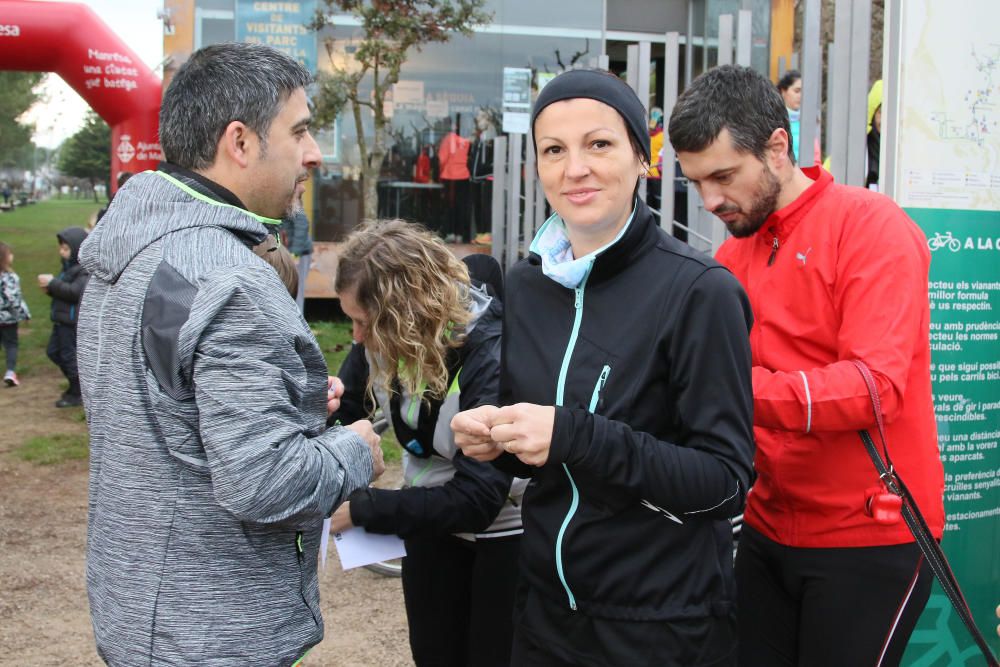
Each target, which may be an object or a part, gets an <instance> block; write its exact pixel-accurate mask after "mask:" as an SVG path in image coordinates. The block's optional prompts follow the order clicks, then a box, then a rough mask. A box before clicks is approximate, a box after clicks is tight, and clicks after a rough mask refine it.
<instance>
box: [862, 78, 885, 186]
mask: <svg viewBox="0 0 1000 667" xmlns="http://www.w3.org/2000/svg"><path fill="white" fill-rule="evenodd" d="M867 142H868V154H867V169H868V173H867V174H866V176H865V187H866V188H868V189H869V190H875V191H876V192H878V191H879V189H880V188H879V174H878V170H879V158H880V156H881V152H882V148H881V146H882V79H879V80H878V81H876V82H875V83H873V84H872V87H871V90H869V91H868V136H867Z"/></svg>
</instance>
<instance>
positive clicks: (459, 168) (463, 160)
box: [438, 132, 472, 181]
mask: <svg viewBox="0 0 1000 667" xmlns="http://www.w3.org/2000/svg"><path fill="white" fill-rule="evenodd" d="M471 145H472V142H470V141H469V140H468V139H465V138H463V137H460V136H458V135H457V134H455V133H454V132H449V133H448V134H446V135H444V139H442V140H441V145H440V147H439V148H438V164H440V165H441V180H442V181H467V180H469V176H470V174H469V147H470V146H471Z"/></svg>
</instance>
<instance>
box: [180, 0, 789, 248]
mask: <svg viewBox="0 0 1000 667" xmlns="http://www.w3.org/2000/svg"><path fill="white" fill-rule="evenodd" d="M188 1H189V2H190V0H188ZM183 2H184V0H167V5H168V6H169V5H171V3H173V4H174V5H177V4H178V3H181V4H182V3H183ZM267 4H274V5H281V6H283V7H284V8H286V9H289V8H293V7H292V6H298V5H301V11H302V12H303V14H305V13H306V11H307V9H308V7H309V4H310V3H305V2H303V3H248V2H246V0H194V2H193V18H194V26H193V42H194V43H193V45H192V46H193V48H195V49H196V48H199V47H201V46H204V45H207V44H210V43H214V42H220V41H226V40H231V39H237V38H239V34H240V29H239V28H240V26H238V21H239V20H240V15H241V6H248V5H252V6H254V8H255V9H256V10H259V9H260V8H261V6H263V5H267ZM313 4H314V3H313ZM319 4H320V5H322V3H319ZM748 5H749V6H748ZM770 6H771V0H752V1H749V2H748V0H576V1H575V2H573V3H571V4H566V3H554V2H538V1H537V0H488V1H487V3H486V7H485V10H486V11H488V12H491V13H492V16H493V20H492V22H491V23H489V24H488V25H484V26H478V27H477V28H475V29H474V31H473V33H472V35H471V36H468V37H466V36H463V35H454V36H452V38H451V39H450V41H448V42H446V43H434V44H428V45H425V46H424V47H423V48H422V49H421V50H420V51H416V50H411V52H410V54H409V56H408V58H407V61H406V63H405V64H404V65H403V68H402V72H401V75H400V84H398V85H397V86H396V88H395V90H394V91H392V93H390V95H389V96H387V101H389V102H391V105H389V106H390V108H391V114H392V115H391V121H390V122H391V127H390V132H389V134H390V139H389V144H390V145H389V146H388V149H389V150H388V154H387V156H386V159H385V162H384V164H383V166H382V169H381V173H380V176H379V184H378V194H379V209H378V214H379V216H380V217H401V218H405V219H409V220H416V221H419V222H421V223H423V224H425V225H427V226H428V227H430V228H432V229H434V230H437V231H438V232H439V233H440V234H441V235H442V236H444V237H445V238H446V239H447V240H451V241H455V242H470V241H472V240H473V239H474V238H475V236H476V235H477V234H481V233H483V232H488V231H490V228H491V220H490V216H491V200H492V179H491V174H492V157H493V155H492V153H493V149H492V147H493V139H494V138H495V137H497V136H498V135H501V134H503V128H502V122H501V117H502V114H503V111H504V107H503V100H502V96H503V85H504V68H525V69H530V70H531V72H532V84H533V87H534V88H537V85H538V82H539V80H541V81H544V80H545V76H546V74H548V75H554V74H556V73H558V72H561V71H563V70H565V69H568V68H570V67H572V66H574V65H577V66H581V65H582V66H593V65H596V64H597V62H598V57H599V56H601V55H602V54H606V55H607V56H608V65H609V68H610V69H611V70H612V71H614V72H616V73H621V74H622V76H624V71H625V69H626V52H627V47H628V45H629V44H634V43H637V42H639V41H648V42H650V43H651V53H652V63H651V69H650V99H649V106H650V107H653V106H659V105H661V104H662V98H661V93H660V91H661V90H662V80H663V76H664V54H663V51H664V42H665V35H666V33H667V32H668V31H676V32H678V33H680V42H681V49H680V51H681V53H680V57H681V65H680V87H681V89H683V86H684V82H685V74H686V73H687V72H688V64H687V62H686V58H687V55H688V53H690V56H691V58H690V59H691V64H690V75H691V76H697V74H699V73H700V72H701V71H702V70H703V69H705V68H706V67H707V66H710V65H711V64H714V63H715V62H716V60H717V57H718V55H717V42H718V17H719V15H720V14H723V13H732V14H736V12H738V11H739V10H740V9H743V8H749V9H751V10H752V11H753V16H754V20H753V45H752V59H753V65H754V67H755V68H758V69H760V70H761V71H764V72H766V71H767V65H768V57H769V45H768V35H769V31H770ZM330 19H331V21H332V25H330V26H328V27H326V28H324V29H323V31H321V32H320V34H318V35H317V38H316V40H315V43H316V46H315V48H316V55H315V59H314V60H313V62H315V63H316V68H317V69H318V70H330V69H331V68H342V67H350V66H351V61H352V60H353V56H352V53H353V51H354V48H355V45H356V44H357V43H358V41H359V39H360V36H361V27H360V25H359V22H358V20H357V19H356V18H354V17H353V16H350V15H332V16H330ZM689 41H690V43H691V47H690V49H688V47H687V43H688V42H689ZM328 45H329V48H328ZM368 85H369V86H370V84H368ZM361 92H362V95H363V96H368V95H370V94H371V90H370V88H369V90H362V91H361ZM362 116H363V128H362V131H363V132H364V133H365V136H366V139H367V140H368V141H369V142H370V141H371V140H372V139H373V135H374V128H373V124H372V121H371V113H370V112H369V111H368V110H367V109H364V110H363V114H362ZM316 135H317V139H318V141H319V142H320V146H321V148H322V150H323V155H324V164H323V167H322V168H321V169H319V170H317V171H318V173H317V174H316V175H315V178H314V180H313V190H312V197H311V199H310V201H309V202H308V204H309V209H310V210H309V211H308V212H309V213H310V217H311V219H312V221H313V233H314V237H315V239H316V240H318V241H338V240H340V239H342V238H343V237H344V236H345V235H346V234H347V233H348V232H349V231H350V230H351V229H352V228H353V227H354V226H355V225H357V224H358V222H359V221H360V219H361V217H362V210H363V206H362V194H361V193H362V187H361V182H360V178H361V176H360V174H361V157H360V152H359V149H358V130H357V128H356V126H355V120H354V115H353V112H352V110H351V109H350V107H347V108H345V109H344V110H343V111H342V112H341V113H340V115H339V117H338V118H337V119H336V121H335V122H334V123H333V125H332V127H326V128H318V129H317V131H316ZM527 143H528V144H529V145H530V142H527ZM456 146H457V147H458V150H457V152H456V151H455V150H451V149H454V148H455V147H456ZM442 149H443V150H442ZM442 155H444V160H442ZM456 156H457V157H456ZM457 162H460V163H461V164H457Z"/></svg>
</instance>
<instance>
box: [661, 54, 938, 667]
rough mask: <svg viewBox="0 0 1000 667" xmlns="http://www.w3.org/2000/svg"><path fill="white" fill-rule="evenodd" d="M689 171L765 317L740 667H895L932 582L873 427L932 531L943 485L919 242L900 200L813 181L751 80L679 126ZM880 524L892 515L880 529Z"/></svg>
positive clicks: (777, 102)
mask: <svg viewBox="0 0 1000 667" xmlns="http://www.w3.org/2000/svg"><path fill="white" fill-rule="evenodd" d="M668 131H669V135H670V141H671V143H672V144H673V146H674V149H675V150H676V151H677V157H678V160H679V161H680V164H681V167H682V169H683V170H684V175H685V176H687V177H688V178H689V179H690V180H691V181H692V182H693V183H694V184H695V187H696V188H697V189H698V191H699V193H700V194H701V197H702V200H703V201H704V202H705V209H706V210H708V211H711V212H712V213H714V214H715V215H717V216H718V217H719V218H720V219H721V220H722V222H723V223H724V224H725V225H726V228H727V229H728V230H729V232H730V233H731V234H732V238H730V239H728V240H727V241H726V242H725V243H724V244H723V245H722V247H721V248H719V250H718V253H717V254H716V259H718V260H719V261H720V262H721V263H722V264H723V265H724V266H726V267H728V268H729V269H730V270H731V271H732V272H733V274H734V275H735V276H736V277H737V278H738V279H739V281H740V282H741V283H742V284H743V286H744V288H745V289H746V291H747V293H748V294H749V295H750V302H751V304H752V305H753V313H754V319H755V325H754V328H753V330H752V331H751V334H750V343H751V349H752V350H753V395H754V405H753V420H754V434H755V436H756V441H757V455H756V457H755V459H754V469H755V470H756V472H757V479H756V481H755V482H754V486H753V489H752V490H751V492H750V494H749V496H748V499H747V508H746V513H745V514H744V525H743V529H742V532H741V534H740V544H739V551H738V553H737V556H736V583H737V588H736V590H737V592H738V600H739V604H738V611H739V646H740V663H741V664H742V665H744V666H746V667H759V666H761V665H767V666H781V665H788V666H793V665H809V666H810V667H827V666H829V667H843V666H845V665H876V664H878V665H897V664H899V661H900V659H901V657H902V655H903V650H904V649H905V647H906V643H907V641H908V639H909V637H910V634H911V632H912V631H913V628H914V626H915V624H916V622H917V618H918V617H919V616H920V613H921V611H922V610H923V608H924V606H925V604H926V603H927V599H928V596H929V595H930V590H931V583H932V581H933V575H932V573H931V571H930V568H929V567H928V566H927V563H926V562H925V561H924V559H923V557H922V555H921V552H920V549H919V548H918V546H917V545H916V544H915V542H914V538H913V536H912V535H911V534H910V531H909V529H908V528H907V526H906V524H905V523H904V522H903V520H902V518H901V517H899V516H898V515H897V516H896V517H895V518H892V517H881V516H879V517H876V516H875V514H874V513H873V512H872V511H871V506H872V502H874V500H876V499H877V498H880V497H881V495H880V494H883V493H887V492H886V491H884V490H883V489H882V487H881V486H880V478H879V474H878V472H877V471H876V468H875V466H874V464H873V463H872V461H871V459H870V458H869V456H868V454H867V452H866V450H865V446H864V444H863V443H862V441H861V438H860V437H859V435H858V431H859V430H862V429H874V428H875V426H876V423H875V415H874V413H873V410H872V401H871V399H870V396H869V392H868V389H867V386H866V383H865V381H864V378H863V377H862V375H861V374H860V373H859V371H858V368H857V367H856V366H855V363H854V362H855V361H858V360H859V361H862V362H864V364H866V365H867V366H868V368H869V369H870V370H871V373H872V375H873V376H874V381H875V384H876V387H877V391H878V395H879V397H880V401H881V408H882V412H883V415H884V418H885V425H886V438H887V441H888V446H889V449H890V454H891V458H892V461H893V463H894V465H895V469H896V470H897V471H898V472H899V473H900V476H901V477H902V478H903V479H904V480H905V482H906V484H907V486H908V487H909V489H910V491H911V492H912V494H913V496H914V497H915V499H916V500H917V504H918V506H919V507H920V509H921V511H922V512H923V514H924V516H925V517H926V519H927V522H928V524H929V526H930V529H931V531H932V533H933V535H934V536H935V537H936V538H937V539H940V538H941V536H942V533H943V530H944V507H943V493H944V472H943V469H942V466H941V458H940V454H939V452H938V446H937V428H936V423H935V418H934V406H933V400H932V397H931V381H930V343H929V323H930V310H929V305H928V303H929V302H928V283H927V275H928V269H929V264H930V252H929V251H928V249H927V240H926V238H925V237H924V235H923V233H922V232H921V231H920V229H919V228H918V227H917V226H916V224H914V223H913V221H912V220H910V219H909V218H908V217H907V216H906V214H905V213H904V212H903V211H902V210H901V209H900V208H899V207H898V206H896V204H895V203H894V202H893V201H892V200H890V199H889V198H887V197H884V196H882V195H880V194H877V193H873V192H870V191H868V190H865V189H863V188H856V187H847V186H842V185H838V184H835V183H833V180H832V177H831V176H830V174H829V173H828V172H826V171H824V170H823V169H822V168H821V167H818V166H814V167H809V168H806V169H799V168H798V167H796V165H795V159H794V157H793V155H792V150H791V145H790V142H789V138H788V137H789V121H788V115H787V114H786V113H785V107H784V105H783V104H782V99H781V97H780V96H779V95H778V94H777V92H776V91H775V89H774V86H773V85H772V84H771V83H770V82H769V81H768V80H767V79H766V78H765V77H764V76H762V75H761V74H759V73H757V72H755V71H754V70H753V69H750V68H747V67H739V66H731V65H727V66H724V67H717V68H716V69H713V70H710V71H709V72H707V73H705V74H703V75H701V76H700V77H698V79H696V80H695V81H694V82H692V84H691V86H689V87H688V89H687V90H685V91H684V93H683V94H682V95H681V97H680V99H678V101H677V105H676V106H675V107H674V110H673V113H672V115H671V118H670V123H669V130H668ZM877 519H878V520H877Z"/></svg>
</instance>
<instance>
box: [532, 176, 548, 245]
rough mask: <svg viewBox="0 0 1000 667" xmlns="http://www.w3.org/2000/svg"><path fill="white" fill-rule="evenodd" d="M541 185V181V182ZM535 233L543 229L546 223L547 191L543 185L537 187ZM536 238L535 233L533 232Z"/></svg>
mask: <svg viewBox="0 0 1000 667" xmlns="http://www.w3.org/2000/svg"><path fill="white" fill-rule="evenodd" d="M539 186H541V183H539ZM534 207H535V233H537V232H538V230H539V229H541V227H542V225H543V224H544V223H545V191H544V190H542V188H541V187H536V188H535V201H534ZM532 238H534V234H532Z"/></svg>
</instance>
